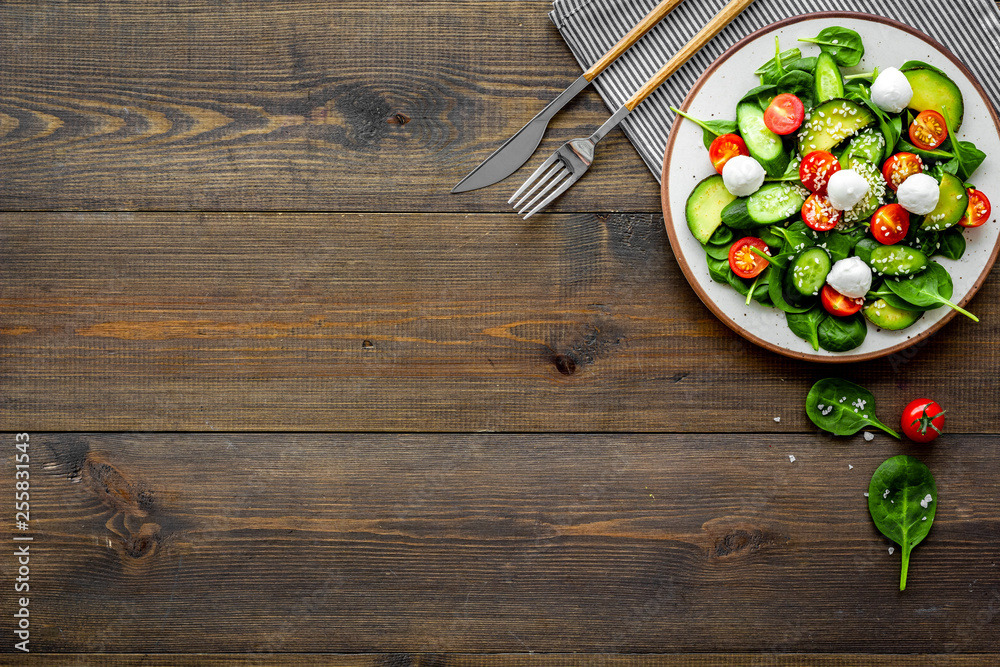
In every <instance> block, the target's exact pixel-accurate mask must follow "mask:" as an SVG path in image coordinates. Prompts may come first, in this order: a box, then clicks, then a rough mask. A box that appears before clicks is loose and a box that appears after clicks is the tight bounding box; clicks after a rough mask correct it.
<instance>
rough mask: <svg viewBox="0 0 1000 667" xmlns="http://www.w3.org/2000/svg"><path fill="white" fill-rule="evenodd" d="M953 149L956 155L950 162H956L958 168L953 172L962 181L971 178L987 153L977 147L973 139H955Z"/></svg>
mask: <svg viewBox="0 0 1000 667" xmlns="http://www.w3.org/2000/svg"><path fill="white" fill-rule="evenodd" d="M951 149H952V152H953V153H954V155H955V157H954V158H953V159H952V160H951V161H950V162H954V163H956V164H955V167H956V169H955V171H952V172H951V173H952V174H954V175H955V176H957V177H958V178H959V180H962V181H967V180H969V177H970V176H972V172H974V171H975V170H976V169H979V165H981V164H982V163H983V160H985V159H986V153H984V152H982V151H981V150H979V149H978V148H976V145H975V144H974V143H972V142H971V141H955V142H953V143H952V145H951ZM950 162H949V164H950Z"/></svg>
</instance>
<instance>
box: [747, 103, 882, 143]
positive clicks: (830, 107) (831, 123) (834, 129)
mask: <svg viewBox="0 0 1000 667" xmlns="http://www.w3.org/2000/svg"><path fill="white" fill-rule="evenodd" d="M762 115H763V114H762ZM875 121H876V118H875V116H874V115H873V114H872V112H871V111H869V110H868V109H866V108H864V107H862V106H859V105H857V104H855V103H854V102H851V101H850V100H844V99H836V100H829V101H827V102H823V103H822V104H820V105H819V106H817V107H816V108H815V109H813V110H812V111H811V112H809V115H808V116H807V119H806V122H805V123H804V124H803V125H802V129H801V130H799V134H798V151H799V154H801V155H808V154H809V153H812V152H813V151H829V150H830V149H832V148H833V147H834V146H836V145H837V144H839V143H840V142H841V141H843V140H844V139H846V138H848V137H850V136H853V135H854V134H857V133H858V132H860V131H861V130H862V129H864V128H866V127H868V126H869V125H873V124H874V123H875ZM745 139H746V137H744V140H745Z"/></svg>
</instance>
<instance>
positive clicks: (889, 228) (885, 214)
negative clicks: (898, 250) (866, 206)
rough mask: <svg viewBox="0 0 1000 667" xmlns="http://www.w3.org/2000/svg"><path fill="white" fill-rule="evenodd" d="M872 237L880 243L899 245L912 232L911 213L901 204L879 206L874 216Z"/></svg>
mask: <svg viewBox="0 0 1000 667" xmlns="http://www.w3.org/2000/svg"><path fill="white" fill-rule="evenodd" d="M871 230H872V236H873V237H874V238H875V240H876V241H878V242H879V243H883V244H885V245H893V244H894V243H899V242H900V241H902V240H903V239H904V238H905V237H906V233H907V232H908V231H910V212H909V211H907V210H906V209H905V208H903V207H902V206H900V205H899V204H886V205H885V206H879V208H878V210H877V211H875V215H873V216H872V226H871Z"/></svg>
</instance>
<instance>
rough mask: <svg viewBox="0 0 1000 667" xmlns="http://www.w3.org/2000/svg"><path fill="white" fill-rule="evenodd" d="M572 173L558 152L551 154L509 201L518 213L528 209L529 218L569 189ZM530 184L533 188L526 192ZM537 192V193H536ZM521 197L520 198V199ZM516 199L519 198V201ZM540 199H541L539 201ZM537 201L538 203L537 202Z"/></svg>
mask: <svg viewBox="0 0 1000 667" xmlns="http://www.w3.org/2000/svg"><path fill="white" fill-rule="evenodd" d="M571 175H572V172H571V171H570V170H569V169H568V168H567V167H566V165H565V164H564V163H563V161H562V160H561V159H560V158H559V156H558V154H553V155H550V156H549V159H547V160H546V161H545V162H543V163H542V166H540V167H539V168H538V169H536V170H535V173H533V174H532V175H531V176H529V177H528V179H527V180H526V181H525V182H524V185H522V186H521V187H520V188H518V189H517V192H515V193H514V196H513V197H511V198H510V199H509V200H508V201H507V203H508V204H511V205H512V206H513V207H514V209H515V210H516V211H517V214H518V215H521V214H522V213H524V212H525V211H528V213H527V215H525V216H524V219H525V220H527V219H528V218H530V217H531V216H533V215H534V214H535V213H538V212H539V211H540V210H542V209H543V208H545V207H546V206H547V205H548V204H549V202H551V201H552V200H553V199H555V198H556V197H558V196H559V195H561V194H562V193H564V192H566V190H567V189H569V186H570V185H572V184H573V181H572V179H570V178H569V177H570V176H571ZM529 186H530V188H531V189H530V190H528V191H527V192H524V191H525V190H526V189H528V188H529ZM539 190H540V191H539ZM522 192H524V195H523V196H522V195H521V193H522ZM536 192H537V194H535V193H536ZM532 195H534V197H532ZM519 197H520V199H518V198H519ZM514 200H517V202H515V201H514ZM539 200H541V201H540V202H539ZM536 202H538V203H537V204H536ZM529 209H530V210H529Z"/></svg>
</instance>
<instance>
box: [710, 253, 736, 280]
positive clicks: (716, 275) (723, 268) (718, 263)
mask: <svg viewBox="0 0 1000 667" xmlns="http://www.w3.org/2000/svg"><path fill="white" fill-rule="evenodd" d="M707 262H708V275H709V276H710V277H711V278H712V280H714V281H715V282H717V283H723V284H725V283H728V282H729V273H730V269H729V257H728V256H727V257H726V258H725V259H715V258H714V257H708V258H707Z"/></svg>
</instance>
